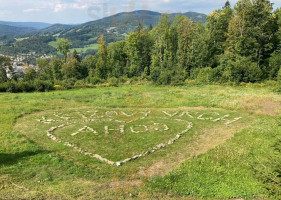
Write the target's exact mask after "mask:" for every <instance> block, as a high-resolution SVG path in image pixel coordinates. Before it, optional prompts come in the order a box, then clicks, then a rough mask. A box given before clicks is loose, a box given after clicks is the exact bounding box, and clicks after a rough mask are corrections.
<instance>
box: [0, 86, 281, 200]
mask: <svg viewBox="0 0 281 200" xmlns="http://www.w3.org/2000/svg"><path fill="white" fill-rule="evenodd" d="M0 102H1V103H0V142H1V143H0V144H1V145H0V199H231V198H232V199H233V198H236V199H239V198H243V199H280V197H281V193H280V179H281V178H280V166H281V162H280V160H281V155H280V149H281V116H280V113H281V96H280V94H278V93H274V92H272V88H270V87H231V86H216V85H210V86H182V87H168V86H167V87H157V86H149V85H140V86H137V85H136V86H122V87H108V88H102V87H101V88H92V89H74V90H66V91H60V90H58V91H52V92H46V93H18V94H9V93H0ZM148 111H149V114H147V115H145V114H144V113H145V112H148ZM186 112H188V114H185V115H184V114H182V113H186ZM181 114H182V115H181ZM226 115H229V116H228V117H225V116H226ZM223 117H225V118H226V119H224V118H223ZM240 117H241V119H240ZM237 118H239V120H237V121H234V122H233V123H230V124H226V122H230V121H231V120H233V119H237ZM216 119H218V120H216ZM46 120H50V121H49V122H48V121H46ZM42 122H43V123H42ZM44 122H46V123H44ZM186 122H189V123H192V124H193V127H192V128H191V129H190V130H188V131H187V132H186V133H185V134H183V135H182V136H181V138H179V139H178V140H176V141H175V142H174V143H173V144H171V145H167V146H166V147H165V148H162V149H159V150H157V151H155V152H153V153H150V154H148V155H147V156H144V157H140V158H138V159H135V160H132V161H130V162H127V163H124V164H123V165H122V166H116V165H109V164H107V163H105V162H101V161H100V160H98V159H95V158H92V157H89V156H85V155H84V154H82V153H81V152H77V151H75V150H74V149H73V148H71V147H68V146H66V145H62V144H61V143H57V142H54V141H52V140H51V139H50V138H48V137H47V135H46V131H47V130H49V129H50V128H52V127H53V126H59V125H60V124H62V123H73V124H71V125H69V126H67V127H64V128H62V129H58V130H55V131H54V132H53V134H54V135H55V136H56V137H58V138H60V139H61V140H62V141H63V142H70V143H74V144H75V145H77V146H79V147H81V148H83V150H86V151H87V152H91V153H97V154H99V155H101V156H103V157H106V158H107V159H109V160H112V161H114V162H117V161H120V160H124V159H126V158H129V157H133V156H134V155H137V154H139V153H141V152H145V151H146V150H148V149H150V148H152V147H154V146H156V145H158V144H160V143H164V144H167V143H168V141H169V140H171V138H174V137H175V135H176V134H179V133H180V132H182V131H184V130H185V128H183V127H186ZM140 124H141V125H140ZM122 125H124V132H123V131H120V130H119V129H120V128H119V127H120V126H122ZM83 126H87V127H91V128H93V129H95V131H91V129H88V130H85V131H80V132H79V131H78V132H77V130H79V129H81V128H83ZM106 126H108V127H112V130H111V128H109V129H110V130H109V131H108V130H107V129H106V128H105V127H106ZM116 127H117V128H116ZM167 127H168V128H167ZM118 128H119V129H118ZM107 131H108V132H107ZM74 133H77V134H74ZM71 134H73V135H71Z"/></svg>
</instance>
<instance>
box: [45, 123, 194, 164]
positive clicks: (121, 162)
mask: <svg viewBox="0 0 281 200" xmlns="http://www.w3.org/2000/svg"><path fill="white" fill-rule="evenodd" d="M72 124H73V123H66V124H62V125H59V126H56V127H52V128H50V129H49V130H48V131H47V136H48V137H49V138H50V139H51V140H53V141H56V142H57V143H62V144H63V145H65V146H68V147H72V148H73V149H75V150H76V151H78V152H79V153H82V154H84V155H85V156H90V157H92V158H96V159H98V160H100V161H102V162H105V163H107V164H110V165H117V166H121V165H122V164H124V163H126V162H129V161H132V160H136V159H138V158H140V157H144V156H146V155H148V154H151V153H154V152H156V151H158V150H160V149H162V148H165V147H167V146H168V145H171V144H173V143H175V142H176V141H177V140H178V139H180V138H181V137H182V136H183V134H185V133H187V132H188V131H189V130H190V129H191V128H192V127H193V123H192V122H189V124H188V126H187V129H185V130H184V131H182V132H181V133H179V134H177V135H176V136H175V137H174V138H172V139H171V140H169V141H168V143H167V144H163V143H162V144H158V145H156V146H155V147H153V148H152V149H150V150H148V151H146V152H144V153H141V154H139V155H135V156H133V157H131V158H127V159H125V160H123V161H120V162H114V161H111V160H108V159H106V158H103V157H102V156H100V155H98V154H92V153H90V152H87V151H85V150H83V149H82V148H79V147H77V146H75V145H74V144H71V143H69V142H63V141H62V140H60V139H58V138H57V137H56V136H54V135H53V132H54V131H55V130H56V129H58V128H63V127H66V126H70V125H72ZM84 128H85V127H84Z"/></svg>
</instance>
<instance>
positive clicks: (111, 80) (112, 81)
mask: <svg viewBox="0 0 281 200" xmlns="http://www.w3.org/2000/svg"><path fill="white" fill-rule="evenodd" d="M108 84H109V86H111V87H118V85H119V81H118V79H117V78H115V77H112V78H109V79H108Z"/></svg>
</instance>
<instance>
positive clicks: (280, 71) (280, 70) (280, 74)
mask: <svg viewBox="0 0 281 200" xmlns="http://www.w3.org/2000/svg"><path fill="white" fill-rule="evenodd" d="M277 80H278V81H279V82H280V83H281V67H280V69H279V72H278V76H277Z"/></svg>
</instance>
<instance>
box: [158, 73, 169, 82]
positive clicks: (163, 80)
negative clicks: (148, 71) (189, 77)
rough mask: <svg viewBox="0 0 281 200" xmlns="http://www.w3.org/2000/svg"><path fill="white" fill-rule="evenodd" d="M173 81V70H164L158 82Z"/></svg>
mask: <svg viewBox="0 0 281 200" xmlns="http://www.w3.org/2000/svg"><path fill="white" fill-rule="evenodd" d="M170 83H171V72H169V71H163V72H161V74H160V76H159V79H158V80H157V84H159V85H169V84H170Z"/></svg>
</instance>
